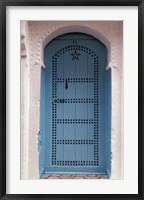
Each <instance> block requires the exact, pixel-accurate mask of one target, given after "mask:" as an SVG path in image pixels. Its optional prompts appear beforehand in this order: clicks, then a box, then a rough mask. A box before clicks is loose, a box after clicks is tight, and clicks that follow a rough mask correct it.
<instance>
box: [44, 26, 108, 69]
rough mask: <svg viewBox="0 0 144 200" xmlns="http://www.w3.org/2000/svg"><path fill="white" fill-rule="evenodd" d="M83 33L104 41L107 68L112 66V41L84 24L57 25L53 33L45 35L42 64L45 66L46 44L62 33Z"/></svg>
mask: <svg viewBox="0 0 144 200" xmlns="http://www.w3.org/2000/svg"><path fill="white" fill-rule="evenodd" d="M74 32H75V33H76V32H77V33H81V34H87V35H90V36H92V37H94V38H95V39H98V40H99V41H100V42H101V43H103V44H104V45H105V46H106V48H107V52H108V54H107V64H108V65H107V66H106V69H109V68H111V67H112V66H111V57H112V55H111V54H112V53H111V43H110V41H109V40H108V39H107V38H106V37H105V36H104V35H103V34H102V33H100V32H98V31H96V30H95V29H92V28H90V27H87V26H84V25H66V26H63V27H57V28H56V29H55V30H54V31H53V32H52V33H50V34H48V35H45V37H44V38H43V41H42V46H41V48H42V50H41V61H42V65H43V67H45V64H44V56H43V51H44V48H45V46H46V45H47V44H48V43H49V42H51V41H52V40H53V39H55V38H56V37H59V36H61V35H64V34H68V33H74Z"/></svg>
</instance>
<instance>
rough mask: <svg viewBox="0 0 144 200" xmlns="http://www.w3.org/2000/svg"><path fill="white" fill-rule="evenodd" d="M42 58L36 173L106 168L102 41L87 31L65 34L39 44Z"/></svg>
mask: <svg viewBox="0 0 144 200" xmlns="http://www.w3.org/2000/svg"><path fill="white" fill-rule="evenodd" d="M44 59H45V65H46V68H45V69H42V74H41V116H40V136H39V144H40V145H39V168H40V174H43V173H62V174H64V173H71V174H107V171H108V168H110V167H108V166H109V160H110V155H109V154H110V90H111V89H110V72H108V71H106V69H105V68H106V66H107V49H106V47H105V46H104V45H103V44H102V43H101V42H100V41H99V40H96V39H95V38H93V37H91V36H89V35H85V34H80V33H73V34H66V35H63V36H60V37H58V38H56V39H55V40H53V41H51V42H50V43H49V44H48V45H47V46H46V47H45V51H44ZM109 171H110V170H109Z"/></svg>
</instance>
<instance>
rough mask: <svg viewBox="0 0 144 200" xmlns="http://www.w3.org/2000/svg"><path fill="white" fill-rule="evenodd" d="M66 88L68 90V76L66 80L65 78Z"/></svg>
mask: <svg viewBox="0 0 144 200" xmlns="http://www.w3.org/2000/svg"><path fill="white" fill-rule="evenodd" d="M65 89H66V90H67V89H68V80H67V78H66V80H65Z"/></svg>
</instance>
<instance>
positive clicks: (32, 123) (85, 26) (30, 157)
mask: <svg viewBox="0 0 144 200" xmlns="http://www.w3.org/2000/svg"><path fill="white" fill-rule="evenodd" d="M73 31H78V32H83V33H87V34H90V35H92V36H94V37H96V38H98V39H99V40H101V41H102V42H103V43H104V44H105V45H106V46H107V49H108V67H107V69H108V68H109V67H111V68H112V128H111V148H112V174H111V179H122V178H123V130H122V127H123V69H122V64H123V23H122V22H121V21H119V22H118V21H115V22H114V21H29V22H27V21H22V22H21V179H37V178H38V177H39V173H38V151H37V136H38V131H39V120H40V118H39V113H40V70H41V66H44V63H43V49H44V47H45V45H46V44H47V43H48V42H49V41H51V40H52V39H54V38H55V37H57V36H59V35H61V34H64V33H69V32H73Z"/></svg>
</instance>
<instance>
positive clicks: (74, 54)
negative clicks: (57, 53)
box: [71, 50, 81, 60]
mask: <svg viewBox="0 0 144 200" xmlns="http://www.w3.org/2000/svg"><path fill="white" fill-rule="evenodd" d="M71 55H72V60H75V59H77V60H79V56H80V55H81V54H80V53H78V52H77V51H76V50H75V51H74V53H71Z"/></svg>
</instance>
